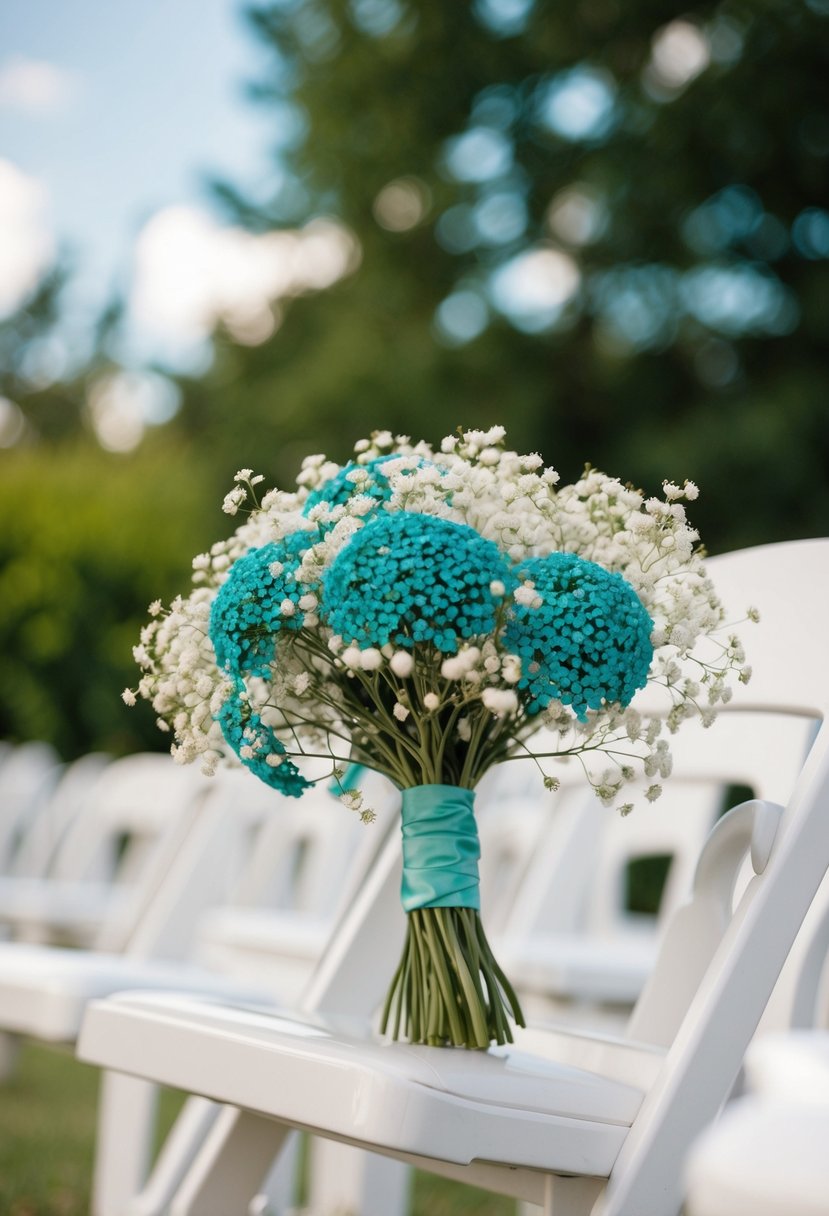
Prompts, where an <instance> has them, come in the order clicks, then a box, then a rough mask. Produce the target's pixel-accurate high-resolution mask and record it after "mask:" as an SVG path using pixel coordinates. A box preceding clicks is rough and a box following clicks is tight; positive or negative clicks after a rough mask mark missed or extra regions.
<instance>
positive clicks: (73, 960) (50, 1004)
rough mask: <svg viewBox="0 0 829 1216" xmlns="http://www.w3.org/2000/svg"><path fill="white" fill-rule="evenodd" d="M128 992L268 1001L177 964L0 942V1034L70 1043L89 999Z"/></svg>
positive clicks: (251, 988)
mask: <svg viewBox="0 0 829 1216" xmlns="http://www.w3.org/2000/svg"><path fill="white" fill-rule="evenodd" d="M127 988H141V989H154V988H155V989H158V988H161V989H165V990H170V989H176V990H181V989H188V990H190V991H192V992H200V993H207V994H210V995H213V996H221V997H223V998H224V999H227V1000H267V993H266V992H265V991H264V990H263V989H261V988H260V987H259V986H257V985H254V984H251V983H247V984H243V983H241V982H240V981H238V980H231V979H229V978H227V977H224V976H217V975H216V974H214V973H213V972H210V971H206V970H203V969H201V968H197V967H187V966H182V964H180V963H174V962H170V963H165V962H150V961H145V960H143V959H138V958H130V957H129V956H127V955H120V954H103V953H99V952H97V951H95V952H91V951H86V950H66V949H61V948H60V947H48V946H27V945H25V944H22V943H20V942H0V1030H6V1031H12V1032H14V1033H17V1034H27V1035H34V1036H35V1037H36V1038H39V1039H43V1040H45V1041H47V1042H51V1043H73V1042H74V1041H75V1040H76V1038H77V1036H78V1032H79V1030H80V1026H81V1022H82V1020H83V1015H84V1011H85V1009H86V1006H87V1004H88V1003H89V1001H91V1000H92V999H93V998H94V997H103V996H108V995H109V994H110V993H112V992H120V991H122V990H124V989H127Z"/></svg>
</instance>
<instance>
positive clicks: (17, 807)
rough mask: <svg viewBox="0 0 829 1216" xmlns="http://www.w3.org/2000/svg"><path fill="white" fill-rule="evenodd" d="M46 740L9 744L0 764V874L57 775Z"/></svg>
mask: <svg viewBox="0 0 829 1216" xmlns="http://www.w3.org/2000/svg"><path fill="white" fill-rule="evenodd" d="M60 771H61V766H60V760H59V758H58V755H57V752H56V751H55V750H54V748H53V747H51V746H50V745H49V744H48V743H40V742H32V743H18V744H16V745H10V746H9V747H8V750H7V751H6V752H5V753H4V755H3V762H2V764H0V874H6V873H8V872H9V870H10V868H11V867H12V866H13V864H14V857H15V854H16V853H17V850H18V848H19V847H20V845H21V843H22V842H23V841H24V840H25V838H26V835H27V833H28V831H29V829H30V828H31V827H32V825H33V824H34V822H35V821H36V819H37V817H38V815H39V813H40V811H41V809H42V807H43V805H44V803H45V802H46V800H47V799H48V797H49V795H50V793H51V791H52V789H53V788H54V786H55V784H56V783H57V780H58V778H59V776H60Z"/></svg>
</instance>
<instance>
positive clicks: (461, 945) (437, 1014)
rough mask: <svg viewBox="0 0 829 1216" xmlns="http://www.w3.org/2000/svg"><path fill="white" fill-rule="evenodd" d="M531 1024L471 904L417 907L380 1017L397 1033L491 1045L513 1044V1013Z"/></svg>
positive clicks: (450, 1043) (441, 1042)
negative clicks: (460, 906)
mask: <svg viewBox="0 0 829 1216" xmlns="http://www.w3.org/2000/svg"><path fill="white" fill-rule="evenodd" d="M510 1018H512V1019H513V1020H514V1021H515V1022H516V1023H517V1024H518V1025H519V1026H523V1025H525V1023H524V1016H523V1014H522V1012H521V1006H520V1004H519V1002H518V998H517V997H516V995H515V992H514V990H513V988H512V985H511V984H510V983H509V980H508V979H507V978H506V976H505V975H504V973H503V971H502V970H501V968H500V967H499V965H498V963H497V962H496V960H495V958H494V956H493V954H492V950H491V949H490V946H489V942H488V941H487V939H486V934H485V933H484V928H483V925H482V924H481V918H480V916H479V915H478V913H477V911H475V910H474V909H472V908H418V909H416V910H415V911H413V912H410V913H409V916H408V930H407V934H406V942H405V945H404V947H403V955H402V957H401V960H400V964H399V966H398V968H397V971H396V972H395V974H394V978H393V979H392V982H391V985H390V987H389V991H388V995H387V997H386V1001H385V1004H384V1006H383V1013H382V1016H381V1019H380V1030H381V1032H382V1033H386V1031H387V1030H388V1031H389V1033H390V1034H391V1036H392V1038H394V1039H397V1038H400V1037H401V1031H402V1032H403V1034H404V1035H405V1037H406V1038H407V1039H408V1040H409V1042H410V1043H426V1044H429V1045H431V1046H434V1047H467V1048H470V1049H476V1050H485V1049H486V1048H487V1047H488V1046H489V1044H490V1043H491V1042H493V1041H494V1042H496V1043H501V1044H503V1043H511V1042H512V1030H511V1028H510V1024H509V1019H510Z"/></svg>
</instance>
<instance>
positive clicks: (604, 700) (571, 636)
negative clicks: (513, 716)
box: [503, 553, 653, 722]
mask: <svg viewBox="0 0 829 1216" xmlns="http://www.w3.org/2000/svg"><path fill="white" fill-rule="evenodd" d="M516 574H517V575H518V578H519V579H520V580H521V581H522V582H530V583H532V587H533V592H532V594H529V593H528V594H526V595H525V596H523V597H522V596H520V595H519V601H520V600H523V602H516V603H515V605H514V606H513V607H512V608H511V610H510V619H509V621H508V623H507V626H506V628H505V630H504V636H503V641H504V645H505V646H506V648H507V649H508V650H509V651H511V652H512V653H513V654H516V655H518V656H519V658H520V659H521V671H522V675H521V680H520V682H519V684H518V691H519V694H520V695H521V698H522V700H523V701H524V703H525V706H526V709H527V713H529V714H536V713H538V712H539V711H540V710H542V709H545V708H546V707H547V706H548V705H549V704H550V702H551V701H560V702H561V703H562V704H563V705H569V706H571V707H572V709H573V712H574V713H575V715H576V717H577V718H578V719H579V721H581V722H584V721H586V720H587V711H588V709H592V710H598V709H601V707H602V706H603V705H604V704H613V703H618V704H620V705H622V706H625V705H628V704H629V703H630V701H631V700H632V698H633V695H634V693H635V692H636V691H637V689H639V688H643V687H644V686H645V684H646V682H647V678H648V671H649V669H650V665H651V660H652V658H653V647H652V645H651V641H650V635H651V632H652V629H653V623H652V621H651V619H650V617H649V616H648V614H647V612H646V611H645V608H644V607H643V605H642V603H641V601H640V599H639V597H638V596H637V594H636V592H635V591H634V589H633V587H631V585H630V583H628V582H627V580H626V579H624V578H623V577H622V575H621V574H615V573H613V572H611V571H609V570H605V569H604V568H603V567H602V566H599V565H597V564H596V563H595V562H590V561H586V560H585V559H584V558H582V557H578V556H577V555H576V554H574V553H550V554H549V555H547V556H546V557H532V558H529V559H528V560H527V561H525V562H522V563H521V565H520V566H518V567H517V569H516ZM538 600H540V603H538Z"/></svg>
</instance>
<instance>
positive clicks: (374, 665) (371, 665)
mask: <svg viewBox="0 0 829 1216" xmlns="http://www.w3.org/2000/svg"><path fill="white" fill-rule="evenodd" d="M360 666H361V667H362V669H363V671H377V670H378V669H379V668H380V667H382V666H383V656H382V654H381V653H380V651H379V650H378V649H377V648H376V647H375V646H369V648H368V649H367V650H363V651H361V652H360Z"/></svg>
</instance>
